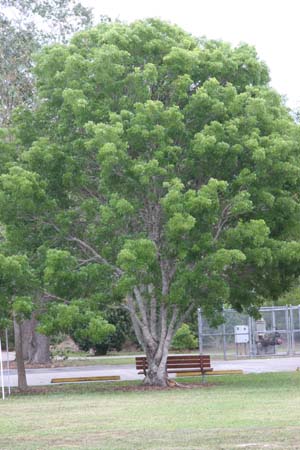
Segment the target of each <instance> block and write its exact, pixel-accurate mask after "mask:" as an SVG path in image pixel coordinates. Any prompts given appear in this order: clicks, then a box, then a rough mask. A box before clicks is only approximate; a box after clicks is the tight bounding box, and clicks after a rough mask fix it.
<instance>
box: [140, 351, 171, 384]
mask: <svg viewBox="0 0 300 450" xmlns="http://www.w3.org/2000/svg"><path fill="white" fill-rule="evenodd" d="M167 357H168V350H167V349H166V352H165V354H163V355H162V358H161V359H160V360H158V359H157V358H156V357H155V355H152V352H149V353H148V352H147V362H148V370H147V374H146V377H145V379H144V384H145V385H148V386H161V387H167V386H168V373H167V369H166V363H167Z"/></svg>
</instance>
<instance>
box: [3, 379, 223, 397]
mask: <svg viewBox="0 0 300 450" xmlns="http://www.w3.org/2000/svg"><path fill="white" fill-rule="evenodd" d="M80 386H81V389H80V390H77V389H76V387H78V384H76V385H75V384H70V383H68V384H67V383H66V384H60V385H56V386H30V387H28V388H27V389H26V390H24V391H21V390H20V389H18V388H14V389H13V392H12V394H13V395H39V394H40V395H48V394H55V393H63V392H65V393H66V394H67V393H70V394H71V393H73V394H75V393H76V392H78V393H79V394H80V393H83V392H84V386H86V387H87V389H86V391H87V392H90V391H92V392H103V393H106V392H116V391H119V392H147V391H172V390H174V389H176V390H184V389H208V388H212V387H214V386H215V384H213V383H209V384H208V383H180V384H179V383H177V384H176V385H174V386H167V387H162V386H145V385H143V384H138V385H124V386H114V385H113V383H112V382H105V383H104V382H102V383H101V385H99V384H97V385H94V386H93V383H84V385H83V383H80ZM72 388H74V389H72Z"/></svg>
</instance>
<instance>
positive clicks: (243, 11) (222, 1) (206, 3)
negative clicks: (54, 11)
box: [81, 0, 300, 108]
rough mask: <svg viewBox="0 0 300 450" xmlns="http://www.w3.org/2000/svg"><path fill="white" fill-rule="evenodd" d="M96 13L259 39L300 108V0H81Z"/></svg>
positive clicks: (234, 39)
mask: <svg viewBox="0 0 300 450" xmlns="http://www.w3.org/2000/svg"><path fill="white" fill-rule="evenodd" d="M81 1H82V3H83V4H85V5H89V6H91V7H93V8H94V10H95V13H96V14H98V15H100V14H102V15H107V16H109V17H111V18H112V19H116V18H117V19H119V20H122V21H125V22H132V21H134V20H136V19H142V18H147V17H159V18H161V19H164V20H167V21H169V22H171V23H176V24H177V25H179V26H181V27H182V28H183V29H185V30H186V31H188V32H190V33H192V34H193V35H195V36H206V37H208V38H213V39H222V40H225V41H228V42H231V43H232V44H234V45H237V44H238V43H239V42H247V43H249V44H251V45H254V46H255V47H256V49H257V51H258V54H259V56H260V58H261V59H263V60H264V61H265V62H266V63H267V65H268V67H269V68H270V71H271V77H272V86H273V87H274V88H275V89H276V90H277V91H278V92H279V93H280V94H281V95H284V96H286V97H287V99H288V105H289V106H290V107H292V108H300V52H299V44H300V24H299V22H300V0H183V1H180V0H177V1H176V0H172V1H171V0H101V1H97V0H81Z"/></svg>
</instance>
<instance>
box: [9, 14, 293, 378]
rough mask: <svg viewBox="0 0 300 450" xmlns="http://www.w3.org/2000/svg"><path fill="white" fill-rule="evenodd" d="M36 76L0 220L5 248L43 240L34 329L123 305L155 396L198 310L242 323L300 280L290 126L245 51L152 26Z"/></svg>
mask: <svg viewBox="0 0 300 450" xmlns="http://www.w3.org/2000/svg"><path fill="white" fill-rule="evenodd" d="M36 73H37V77H38V91H39V105H38V108H37V110H36V111H35V112H34V113H33V114H29V113H26V114H23V115H21V116H20V117H19V128H18V130H19V131H18V138H19V139H20V141H21V142H22V146H23V152H22V155H21V157H20V161H19V165H21V166H22V167H21V168H20V167H13V168H11V170H10V172H9V173H8V174H7V175H5V177H4V178H3V177H2V180H0V182H1V191H2V193H1V196H0V207H1V208H0V209H1V220H2V221H3V222H5V223H6V224H7V228H8V230H9V238H10V239H14V237H15V236H17V239H18V242H19V243H20V245H21V246H30V243H31V240H32V239H34V240H35V241H36V240H37V239H40V249H39V255H40V256H39V257H41V258H42V260H43V261H44V263H43V264H44V267H45V269H44V282H45V283H46V284H47V289H48V291H49V292H50V293H51V295H52V296H53V299H54V298H55V300H56V301H55V302H53V303H51V304H50V309H51V308H52V311H50V314H49V315H48V316H47V314H46V315H45V316H44V317H45V318H46V319H45V324H44V327H45V331H47V327H48V328H50V329H52V328H51V327H53V326H54V322H55V320H56V321H59V317H60V315H61V314H62V311H63V314H65V315H67V311H69V312H70V315H71V316H72V317H73V316H74V315H75V316H76V314H80V311H81V310H84V309H86V310H91V311H92V310H93V308H97V305H99V303H100V304H101V302H103V301H119V302H120V303H121V304H122V307H123V308H126V309H127V310H128V311H129V313H130V316H131V320H132V324H133V327H134V330H135V333H136V336H137V339H138V340H139V342H140V344H141V346H142V347H143V349H144V351H145V353H146V355H147V358H148V364H149V370H148V373H147V377H146V379H145V383H149V384H156V385H162V386H164V385H166V384H167V374H166V370H165V366H166V358H167V355H168V349H169V346H170V343H171V340H172V337H173V335H174V333H175V332H176V330H177V329H178V328H179V327H180V325H181V324H182V322H183V321H184V320H186V318H187V317H188V315H189V314H190V313H191V312H192V311H193V310H194V309H195V308H196V307H197V306H201V307H202V308H203V309H204V312H205V314H206V315H207V316H208V317H210V319H211V320H212V321H215V322H217V321H218V320H219V317H220V314H219V313H220V312H221V310H222V305H223V303H224V302H226V303H227V304H228V303H229V304H231V305H232V306H233V307H234V308H236V309H238V310H242V309H244V310H248V311H250V312H252V313H254V312H255V310H256V308H257V307H258V306H259V305H260V304H261V303H262V301H263V300H264V299H265V298H276V297H277V296H278V295H279V294H280V293H281V292H282V291H284V290H285V289H286V288H287V287H288V286H289V284H290V283H291V281H293V279H294V278H295V276H297V274H298V273H299V270H300V252H299V250H300V245H299V243H298V242H297V238H298V232H299V181H300V166H299V128H298V127H297V126H296V125H295V123H294V122H293V120H292V118H291V117H290V115H289V112H288V111H287V109H286V108H285V106H284V105H283V104H282V100H281V98H280V96H279V95H278V94H276V93H275V92H274V91H273V90H272V89H270V88H269V86H268V82H269V75H268V70H267V68H266V66H265V64H264V63H262V62H261V61H260V60H259V59H258V57H257V55H256V52H255V50H254V49H253V48H252V47H249V46H247V45H241V46H239V47H237V48H231V47H230V46H229V45H227V44H225V43H223V42H216V41H207V40H204V39H203V40H197V39H195V38H193V37H192V36H190V35H188V34H187V33H185V32H184V31H182V30H181V29H179V28H178V27H176V26H171V25H169V24H167V23H163V22H161V21H158V20H147V21H145V22H136V23H134V24H132V25H123V24H107V23H106V24H101V25H99V26H98V27H96V28H94V29H92V30H90V31H86V32H81V33H79V34H77V35H76V36H75V37H74V38H73V39H72V40H71V43H70V45H55V46H53V47H49V48H47V49H45V50H44V52H43V53H42V54H41V55H40V56H39V60H38V64H37V68H36ZM19 178H21V179H22V180H23V181H22V184H23V185H24V183H25V180H28V183H27V188H26V192H25V191H24V190H23V191H22V190H20V188H19ZM35 245H36V244H35ZM36 247H37V248H38V246H36ZM49 248H50V250H48V251H47V249H49ZM43 255H45V256H44V259H43ZM97 280H98V281H97ZM78 286H79V287H78ZM84 286H85V287H84ZM51 318H52V319H51ZM55 318H56V319H55ZM51 320H52V322H51ZM53 321H54V322H53ZM51 323H52V324H51Z"/></svg>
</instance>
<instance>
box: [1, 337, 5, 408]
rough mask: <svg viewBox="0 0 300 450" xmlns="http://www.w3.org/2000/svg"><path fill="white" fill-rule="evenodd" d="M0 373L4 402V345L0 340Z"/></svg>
mask: <svg viewBox="0 0 300 450" xmlns="http://www.w3.org/2000/svg"><path fill="white" fill-rule="evenodd" d="M0 372H1V386H2V400H4V399H5V391H4V377H3V360H2V344H1V338H0Z"/></svg>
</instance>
